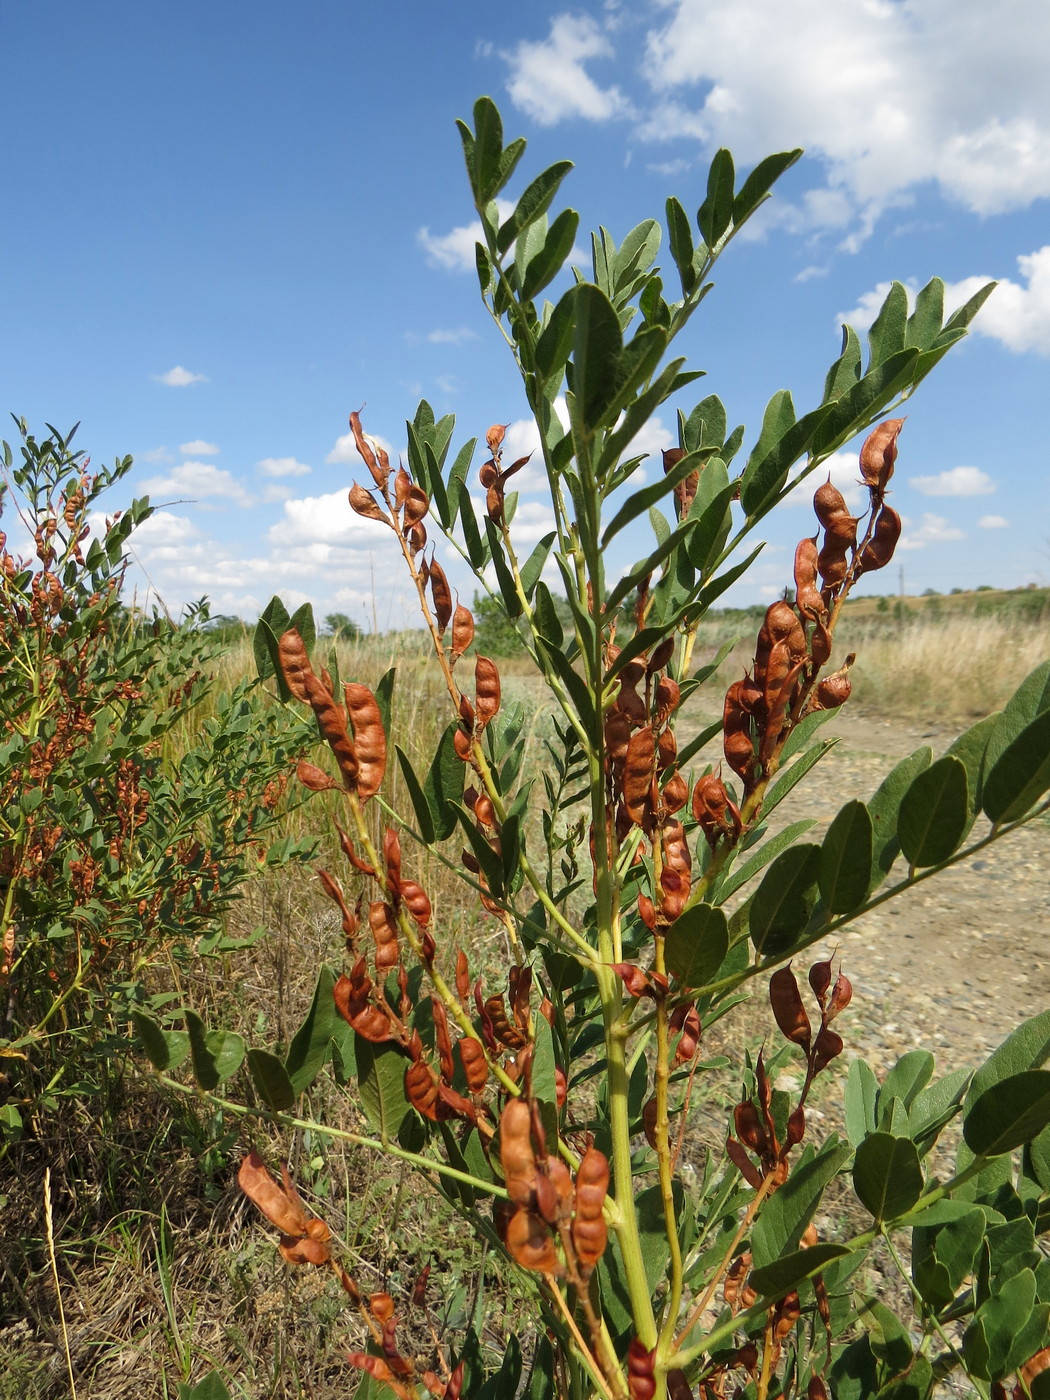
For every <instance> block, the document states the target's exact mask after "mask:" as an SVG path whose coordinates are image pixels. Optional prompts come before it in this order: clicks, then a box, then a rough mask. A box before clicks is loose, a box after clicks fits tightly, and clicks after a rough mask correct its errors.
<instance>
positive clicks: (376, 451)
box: [350, 413, 390, 491]
mask: <svg viewBox="0 0 1050 1400" xmlns="http://www.w3.org/2000/svg"><path fill="white" fill-rule="evenodd" d="M350 431H351V432H352V433H353V435H354V442H355V444H356V445H357V450H358V452H359V453H360V454H361V457H362V458H363V460H364V464H365V466H366V467H367V468H368V470H369V471H370V472H371V473H372V480H373V481H374V482H375V484H376V485H377V486H378V487H379V489H380V490H381V491H382V490H383V489H384V487H385V486H386V484H387V482H388V481H389V480H390V460H389V458H388V457H387V454H386V453H385V452H384V451H383V449H382V448H381V447H380V446H379V444H378V443H377V442H376V441H375V439H374V438H369V437H367V436H366V435H365V433H364V432H363V431H362V429H361V415H360V414H359V413H351V415H350Z"/></svg>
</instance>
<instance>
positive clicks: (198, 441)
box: [179, 438, 219, 457]
mask: <svg viewBox="0 0 1050 1400" xmlns="http://www.w3.org/2000/svg"><path fill="white" fill-rule="evenodd" d="M179 451H180V452H181V453H182V455H183V456H184V457H217V456H218V455H219V449H218V448H217V447H216V446H215V444H214V443H213V442H205V441H204V440H203V439H202V438H194V439H193V441H192V442H183V443H180V445H179Z"/></svg>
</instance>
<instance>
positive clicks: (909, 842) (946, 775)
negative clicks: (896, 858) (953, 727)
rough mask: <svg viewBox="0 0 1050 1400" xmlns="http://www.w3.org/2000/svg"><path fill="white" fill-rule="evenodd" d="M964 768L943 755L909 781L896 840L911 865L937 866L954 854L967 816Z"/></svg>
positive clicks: (900, 813)
mask: <svg viewBox="0 0 1050 1400" xmlns="http://www.w3.org/2000/svg"><path fill="white" fill-rule="evenodd" d="M968 811H969V809H968V806H967V787H966V768H965V766H964V765H963V763H962V762H961V761H960V760H959V759H958V758H956V757H954V755H952V754H945V755H944V756H943V757H942V758H939V759H938V760H937V761H936V763H933V764H931V765H930V767H929V768H927V769H926V770H925V772H923V773H920V774H919V776H918V777H917V778H916V779H915V780H914V781H913V782H912V784H911V786H910V787H909V788H908V791H907V792H906V793H905V794H904V797H903V798H902V799H901V805H900V812H899V814H898V817H897V839H898V840H899V841H900V847H901V850H902V852H903V853H904V858H905V860H907V861H908V863H909V864H910V865H911V866H912V867H914V868H921V867H923V866H929V865H939V864H940V863H941V861H944V860H947V859H948V857H949V856H951V855H952V854H954V852H955V849H956V847H957V846H958V845H959V842H960V841H961V840H962V836H963V832H964V831H965V830H966V823H967V817H968Z"/></svg>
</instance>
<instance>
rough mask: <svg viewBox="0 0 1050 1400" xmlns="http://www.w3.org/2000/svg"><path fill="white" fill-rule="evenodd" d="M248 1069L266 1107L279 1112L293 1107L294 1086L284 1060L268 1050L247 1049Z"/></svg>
mask: <svg viewBox="0 0 1050 1400" xmlns="http://www.w3.org/2000/svg"><path fill="white" fill-rule="evenodd" d="M248 1069H249V1070H250V1072H251V1076H252V1080H253V1081H254V1083H255V1087H256V1088H257V1089H258V1091H259V1093H260V1095H261V1096H262V1099H263V1102H264V1103H265V1104H266V1106H267V1107H268V1108H272V1109H275V1110H276V1111H277V1112H279V1113H280V1112H283V1111H284V1110H285V1109H289V1108H294V1107H295V1100H296V1092H295V1087H294V1085H293V1084H292V1081H291V1079H290V1078H289V1077H288V1071H287V1070H286V1069H285V1066H284V1062H283V1061H282V1060H280V1059H278V1057H277V1056H276V1055H274V1054H272V1053H271V1052H270V1051H269V1050H255V1049H253V1050H249V1051H248Z"/></svg>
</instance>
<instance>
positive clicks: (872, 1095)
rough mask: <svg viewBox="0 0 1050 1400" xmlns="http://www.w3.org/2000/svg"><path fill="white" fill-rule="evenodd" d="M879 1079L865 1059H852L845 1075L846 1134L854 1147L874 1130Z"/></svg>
mask: <svg viewBox="0 0 1050 1400" xmlns="http://www.w3.org/2000/svg"><path fill="white" fill-rule="evenodd" d="M878 1098H879V1081H878V1080H877V1079H876V1078H875V1073H874V1071H873V1070H872V1068H871V1066H870V1065H869V1064H868V1062H867V1061H866V1060H854V1061H853V1063H852V1064H851V1065H850V1067H849V1074H848V1075H847V1077H846V1136H847V1137H848V1138H849V1140H850V1142H851V1143H852V1144H853V1146H854V1147H857V1146H858V1145H859V1144H860V1143H861V1142H863V1140H864V1139H865V1138H866V1137H868V1136H869V1135H870V1134H871V1133H873V1132H874V1131H875V1124H876V1117H875V1114H876V1105H877V1103H878Z"/></svg>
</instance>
